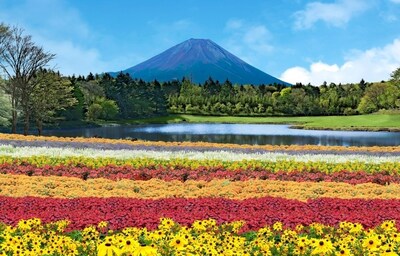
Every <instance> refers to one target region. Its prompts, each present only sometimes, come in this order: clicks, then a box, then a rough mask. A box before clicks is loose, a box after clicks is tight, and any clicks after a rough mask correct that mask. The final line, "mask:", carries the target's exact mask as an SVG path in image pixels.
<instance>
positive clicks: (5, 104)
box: [0, 80, 11, 126]
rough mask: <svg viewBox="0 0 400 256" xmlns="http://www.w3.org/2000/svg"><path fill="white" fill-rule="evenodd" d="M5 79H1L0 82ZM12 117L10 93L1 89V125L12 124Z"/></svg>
mask: <svg viewBox="0 0 400 256" xmlns="http://www.w3.org/2000/svg"><path fill="white" fill-rule="evenodd" d="M2 82H3V81H1V80H0V83H2ZM10 118H11V101H10V97H9V95H6V94H5V93H4V91H3V90H1V89H0V126H8V125H10Z"/></svg>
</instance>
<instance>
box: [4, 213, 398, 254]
mask: <svg viewBox="0 0 400 256" xmlns="http://www.w3.org/2000/svg"><path fill="white" fill-rule="evenodd" d="M68 224H69V221H64V220H61V221H57V222H52V223H48V224H43V223H42V222H41V220H40V219H37V218H35V219H29V220H21V221H19V222H18V224H17V227H16V228H14V227H11V226H5V227H3V229H1V230H0V237H4V238H6V239H5V241H4V242H3V245H2V247H1V250H3V254H6V253H14V254H21V252H30V253H31V254H32V255H44V254H45V255H101V256H103V255H153V256H155V255H369V254H379V255H396V254H397V253H398V252H399V250H398V245H399V243H400V239H399V235H400V233H399V232H398V231H397V228H396V226H395V222H394V221H385V222H383V223H381V224H380V225H378V226H376V227H374V229H373V230H365V229H364V228H363V227H362V226H361V225H360V224H359V223H350V222H341V223H339V224H338V225H337V226H329V225H323V224H320V223H313V224H312V225H310V226H303V225H297V226H296V228H295V229H294V230H292V229H285V228H283V227H282V223H280V222H275V223H274V224H273V225H271V226H266V227H263V228H260V229H258V230H255V231H253V232H247V233H242V232H241V229H242V226H243V224H244V222H243V221H235V222H228V223H222V224H219V225H218V224H217V222H216V221H215V220H214V219H206V220H196V221H194V222H193V223H191V225H190V227H183V226H181V225H180V224H179V223H176V222H175V221H174V220H172V219H169V218H162V219H160V222H159V224H158V226H157V228H156V229H155V230H153V231H149V230H147V229H145V228H137V227H129V228H125V229H123V230H122V231H121V232H118V233H115V232H112V231H111V230H109V226H108V222H104V221H102V222H99V223H98V224H97V225H93V226H89V227H86V228H84V229H82V230H75V231H74V232H65V228H66V227H67V226H68ZM49 237H50V238H51V239H49Z"/></svg>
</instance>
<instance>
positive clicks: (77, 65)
mask: <svg viewBox="0 0 400 256" xmlns="http://www.w3.org/2000/svg"><path fill="white" fill-rule="evenodd" d="M0 6H1V5H0ZM0 20H2V21H3V22H5V23H6V24H9V25H12V26H14V25H16V26H18V27H21V28H24V29H25V32H26V34H27V35H32V40H33V41H34V42H35V43H36V44H37V45H39V46H42V47H43V48H44V49H45V50H46V51H49V52H51V53H54V54H56V58H55V59H54V60H53V61H52V62H51V63H50V67H56V68H57V69H58V70H59V71H60V72H61V73H62V74H64V75H72V74H82V75H87V74H88V73H89V72H93V73H100V72H104V71H111V70H110V69H111V67H112V66H111V65H110V64H111V63H106V62H105V61H104V60H103V59H102V56H101V54H100V53H99V51H98V50H97V49H96V48H93V47H91V46H89V45H90V42H93V41H96V38H95V35H94V34H95V33H93V32H92V31H91V30H90V28H89V26H88V25H87V24H86V22H85V21H84V20H83V19H82V17H81V15H80V13H79V11H78V10H77V9H75V8H73V7H71V6H70V5H69V4H68V2H66V1H63V0H42V1H32V0H26V1H24V2H21V3H18V4H15V5H13V6H11V7H9V8H1V9H0ZM72 40H73V43H72Z"/></svg>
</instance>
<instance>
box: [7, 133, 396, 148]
mask: <svg viewBox="0 0 400 256" xmlns="http://www.w3.org/2000/svg"><path fill="white" fill-rule="evenodd" d="M0 140H21V141H58V142H81V143H107V144H128V145H136V146H138V145H145V146H162V147H177V146H183V147H208V148H236V149H238V148H240V149H262V150H271V151H292V150H294V151H298V150H300V151H303V150H312V151H314V150H322V151H354V152H358V151H366V152H400V147H398V146H397V147H396V146H386V147H378V146H374V147H364V146H363V147H355V146H352V147H345V146H319V145H237V144H221V143H211V142H163V141H141V140H137V141H132V140H126V139H106V138H82V137H55V136H33V135H29V136H24V135H19V134H4V133H0Z"/></svg>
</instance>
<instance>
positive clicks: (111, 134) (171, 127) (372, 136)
mask: <svg viewBox="0 0 400 256" xmlns="http://www.w3.org/2000/svg"><path fill="white" fill-rule="evenodd" d="M45 134H46V135H56V136H72V137H75V136H80V137H93V136H100V137H104V138H115V139H119V138H127V137H129V138H138V139H141V140H150V141H206V142H216V143H235V144H253V145H255V144H257V145H263V144H272V145H292V144H296V145H306V144H310V145H338V146H397V145H400V133H399V132H361V131H322V130H299V129H290V128H289V125H271V124H204V123H202V124H188V123H184V124H150V125H134V126H133V125H132V126H113V127H100V128H84V129H71V130H52V131H46V132H45Z"/></svg>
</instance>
